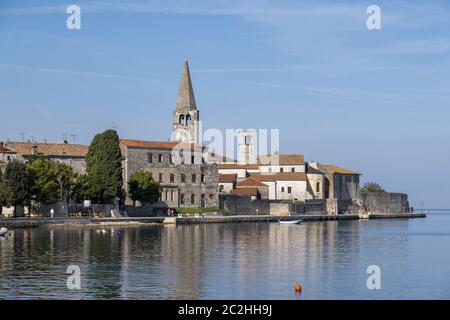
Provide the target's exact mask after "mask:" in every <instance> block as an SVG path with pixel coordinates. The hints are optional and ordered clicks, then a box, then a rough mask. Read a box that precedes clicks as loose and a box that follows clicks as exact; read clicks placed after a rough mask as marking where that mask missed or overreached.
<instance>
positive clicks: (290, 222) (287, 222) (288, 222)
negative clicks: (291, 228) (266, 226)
mask: <svg viewBox="0 0 450 320" xmlns="http://www.w3.org/2000/svg"><path fill="white" fill-rule="evenodd" d="M302 221H303V220H302V219H298V220H278V222H279V223H280V224H300V223H301V222H302Z"/></svg>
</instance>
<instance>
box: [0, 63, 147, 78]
mask: <svg viewBox="0 0 450 320" xmlns="http://www.w3.org/2000/svg"><path fill="white" fill-rule="evenodd" d="M0 69H15V70H25V71H35V72H50V73H58V74H64V75H71V76H80V77H88V78H106V79H118V80H136V81H153V80H154V79H152V78H145V77H139V76H133V75H121V74H111V73H99V72H92V71H82V70H69V69H57V68H45V67H37V66H27V65H0Z"/></svg>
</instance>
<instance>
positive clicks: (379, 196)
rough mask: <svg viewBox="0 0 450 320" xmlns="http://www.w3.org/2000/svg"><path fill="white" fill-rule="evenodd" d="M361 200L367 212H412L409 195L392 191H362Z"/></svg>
mask: <svg viewBox="0 0 450 320" xmlns="http://www.w3.org/2000/svg"><path fill="white" fill-rule="evenodd" d="M359 200H360V202H361V206H362V207H363V208H364V210H365V211H366V212H372V213H408V212H410V207H409V202H408V195H407V194H406V193H391V192H360V194H359Z"/></svg>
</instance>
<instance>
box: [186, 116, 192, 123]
mask: <svg viewBox="0 0 450 320" xmlns="http://www.w3.org/2000/svg"><path fill="white" fill-rule="evenodd" d="M191 123H192V118H191V115H190V114H188V115H186V124H191Z"/></svg>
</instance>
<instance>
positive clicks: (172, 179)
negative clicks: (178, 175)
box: [170, 173, 175, 183]
mask: <svg viewBox="0 0 450 320" xmlns="http://www.w3.org/2000/svg"><path fill="white" fill-rule="evenodd" d="M170 182H172V183H173V182H175V175H174V174H173V173H171V174H170Z"/></svg>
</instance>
